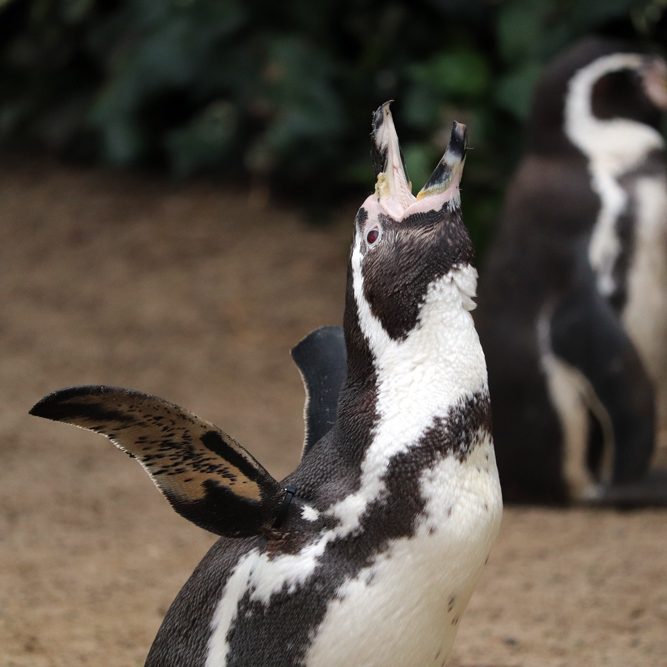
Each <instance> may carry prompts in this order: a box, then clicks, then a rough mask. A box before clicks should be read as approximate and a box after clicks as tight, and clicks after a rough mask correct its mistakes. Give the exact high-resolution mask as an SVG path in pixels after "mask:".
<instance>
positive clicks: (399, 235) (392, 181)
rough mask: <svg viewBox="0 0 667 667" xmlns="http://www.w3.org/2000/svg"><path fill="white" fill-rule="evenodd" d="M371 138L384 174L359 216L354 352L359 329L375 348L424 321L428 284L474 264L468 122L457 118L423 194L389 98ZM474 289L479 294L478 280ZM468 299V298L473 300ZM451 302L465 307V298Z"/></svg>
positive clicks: (349, 316)
mask: <svg viewBox="0 0 667 667" xmlns="http://www.w3.org/2000/svg"><path fill="white" fill-rule="evenodd" d="M372 139H373V157H374V163H375V165H376V172H377V181H376V185H375V192H374V193H373V194H372V195H370V196H369V197H368V198H367V199H366V201H365V202H364V203H363V204H362V206H361V208H360V209H359V212H358V213H357V216H356V220H355V230H354V239H353V242H352V252H351V257H350V267H349V275H348V299H347V304H346V315H345V320H346V338H347V341H348V355H349V356H350V357H354V352H355V350H354V349H350V347H352V348H358V347H359V345H358V344H355V333H356V338H359V336H362V337H363V339H364V340H365V343H367V344H369V345H370V347H371V348H374V347H375V346H377V345H381V341H382V340H401V339H405V338H406V337H407V336H409V335H410V332H411V331H413V330H414V329H415V327H417V326H419V324H420V313H421V310H422V307H423V305H424V303H425V302H426V301H427V296H428V294H429V291H432V290H436V289H437V286H438V284H439V282H440V281H442V280H443V279H444V280H450V281H451V280H454V275H455V274H458V272H459V270H460V269H464V268H467V270H468V271H470V272H474V269H472V268H471V267H469V263H470V261H471V259H472V254H473V250H472V244H471V241H470V236H469V234H468V231H467V229H466V228H465V226H464V225H463V222H462V218H461V209H460V196H459V183H460V180H461V174H462V172H463V165H464V161H465V151H466V128H465V126H464V125H462V124H461V123H454V124H453V126H452V132H451V138H450V141H449V145H448V147H447V150H446V151H445V154H444V155H443V157H442V159H441V160H440V162H439V163H438V165H437V167H436V168H435V170H434V172H433V174H432V175H431V177H430V178H429V180H428V181H427V183H426V185H424V187H423V188H422V189H421V191H420V192H419V193H418V194H417V196H416V197H415V196H414V195H413V194H412V192H411V186H410V183H409V182H408V180H407V177H406V174H405V168H404V165H403V160H402V157H401V152H400V148H399V144H398V137H397V135H396V130H395V128H394V123H393V119H392V116H391V112H390V110H389V103H386V104H384V105H383V106H381V107H380V108H379V109H378V110H377V111H376V112H375V114H374V116H373V132H372ZM475 276H476V274H475ZM471 279H472V280H473V282H474V277H473V278H471ZM462 282H465V280H463V281H462ZM469 291H470V292H471V295H472V294H474V285H472V286H470V289H469ZM468 301H470V303H468V302H466V306H470V307H472V302H471V299H468ZM449 305H450V306H451V308H453V309H457V308H458V309H460V308H461V303H460V302H459V303H454V302H452V303H451V304H449ZM357 342H360V341H357ZM364 347H365V345H364Z"/></svg>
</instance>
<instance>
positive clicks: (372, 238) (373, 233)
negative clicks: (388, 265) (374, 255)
mask: <svg viewBox="0 0 667 667" xmlns="http://www.w3.org/2000/svg"><path fill="white" fill-rule="evenodd" d="M379 238H380V228H379V227H371V228H370V229H369V230H367V231H366V243H367V244H368V245H373V244H374V243H376V242H377V241H378V240H379Z"/></svg>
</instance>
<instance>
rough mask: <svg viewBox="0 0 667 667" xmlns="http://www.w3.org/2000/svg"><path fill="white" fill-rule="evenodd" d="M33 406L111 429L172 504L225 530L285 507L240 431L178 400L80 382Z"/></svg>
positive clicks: (240, 529) (257, 523)
mask: <svg viewBox="0 0 667 667" xmlns="http://www.w3.org/2000/svg"><path fill="white" fill-rule="evenodd" d="M30 414H32V415H36V416H38V417H44V418H46V419H52V420H54V421H60V422H67V423H70V424H74V425H76V426H80V427H81V428H85V429H89V430H91V431H95V432H96V433H101V434H103V435H105V436H107V437H108V438H109V439H110V440H111V441H112V442H113V443H114V445H116V446H117V447H118V448H119V449H122V450H123V451H125V452H127V453H128V454H130V455H131V456H132V457H135V458H137V459H138V460H139V462H140V463H141V465H142V466H143V467H144V468H145V469H146V471H147V472H148V474H149V475H150V476H151V478H152V479H153V481H154V482H155V485H156V486H157V487H158V489H160V491H161V492H162V493H163V494H164V496H165V497H166V498H167V500H168V501H169V503H170V504H171V505H172V507H173V508H174V509H175V510H176V511H177V512H178V513H179V514H181V515H182V516H184V517H185V518H186V519H188V520H190V521H192V522H193V523H195V524H197V525H198V526H201V527H202V528H204V529H206V530H209V531H211V532H213V533H217V534H218V535H226V536H231V537H238V536H242V535H252V534H256V533H258V532H259V531H260V530H261V529H262V528H263V527H264V526H268V525H270V524H271V523H272V521H273V519H274V518H275V516H276V515H277V513H278V508H279V506H280V502H281V499H282V490H281V487H280V485H279V484H278V482H277V481H276V480H275V479H274V478H273V477H272V476H271V475H270V474H269V473H268V472H267V471H266V470H265V469H264V468H263V467H262V466H261V465H260V464H259V463H258V462H257V461H256V460H255V459H254V458H253V457H252V456H251V455H250V454H249V453H248V452H247V451H246V450H245V449H244V448H243V447H242V446H241V445H240V444H239V443H238V442H236V441H235V440H234V439H232V438H230V437H229V436H228V435H227V434H226V433H224V432H223V431H221V430H220V429H219V428H218V427H217V426H214V425H213V424H210V423H209V422H206V421H203V420H202V419H199V417H196V416H195V415H193V414H191V413H189V412H187V411H186V410H183V409H182V408H180V407H179V406H177V405H174V404H173V403H169V402H167V401H164V400H162V399H161V398H156V397H155V396H149V395H147V394H142V393H140V392H137V391H132V390H129V389H120V388H116V387H105V386H87V387H73V388H71V389H63V390H61V391H56V392H54V393H53V394H50V395H49V396H46V397H45V398H43V399H42V400H41V401H39V403H37V404H36V405H35V406H34V407H33V408H32V409H31V410H30Z"/></svg>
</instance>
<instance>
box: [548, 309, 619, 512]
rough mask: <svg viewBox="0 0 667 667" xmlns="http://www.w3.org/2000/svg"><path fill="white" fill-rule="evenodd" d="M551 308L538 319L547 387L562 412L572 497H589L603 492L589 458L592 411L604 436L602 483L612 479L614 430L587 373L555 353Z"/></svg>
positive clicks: (566, 470)
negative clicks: (590, 413)
mask: <svg viewBox="0 0 667 667" xmlns="http://www.w3.org/2000/svg"><path fill="white" fill-rule="evenodd" d="M551 311H552V309H551V308H547V307H545V308H543V309H542V313H541V315H540V317H539V318H538V321H537V340H538V347H539V350H540V363H541V364H542V369H543V370H544V374H545V377H546V383H547V390H548V391H549V395H550V396H551V402H552V404H553V406H554V409H555V410H556V412H557V414H558V418H559V421H560V423H561V428H562V431H563V433H562V439H563V476H564V478H565V483H566V484H567V486H568V491H569V495H570V497H571V498H574V499H580V500H586V499H591V498H595V497H597V496H598V495H599V492H600V487H599V485H598V483H597V482H596V481H595V479H594V478H593V476H592V474H591V472H590V470H589V469H588V464H587V460H586V454H587V451H588V436H589V429H590V425H589V420H588V412H589V411H590V412H592V413H593V415H594V416H595V418H596V419H597V420H598V422H599V424H600V427H601V429H602V436H603V447H604V452H603V462H602V479H601V481H602V482H608V481H609V480H610V479H611V472H612V467H613V455H614V431H613V428H612V424H611V418H610V416H609V413H608V412H607V411H606V410H605V408H604V406H603V405H602V401H600V399H599V398H598V396H597V394H596V393H595V390H594V389H593V386H592V385H591V383H590V381H589V380H588V379H587V378H586V376H585V375H584V374H583V373H582V372H581V371H580V370H579V369H577V368H575V367H574V366H572V365H571V364H568V363H566V362H565V361H563V360H562V359H560V358H559V357H558V356H556V354H554V352H553V349H552V347H551V335H550V333H549V332H550V329H551V315H552V312H551Z"/></svg>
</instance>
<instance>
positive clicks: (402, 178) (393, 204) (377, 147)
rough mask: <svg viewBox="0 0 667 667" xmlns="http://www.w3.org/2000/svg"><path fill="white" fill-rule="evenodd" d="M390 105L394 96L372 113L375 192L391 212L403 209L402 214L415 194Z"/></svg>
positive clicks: (413, 199) (412, 200)
mask: <svg viewBox="0 0 667 667" xmlns="http://www.w3.org/2000/svg"><path fill="white" fill-rule="evenodd" d="M390 106H391V100H390V101H389V102H385V103H384V104H383V105H382V106H381V107H379V108H378V109H377V110H376V111H375V113H374V114H373V132H372V133H371V137H372V140H373V142H372V149H371V155H372V158H373V165H374V167H375V173H376V176H377V180H376V181H375V194H376V195H377V196H378V198H379V199H380V201H381V203H382V204H384V206H385V208H387V209H388V212H391V213H398V212H400V213H401V215H402V211H404V210H405V209H406V208H407V207H408V206H410V204H412V202H414V201H415V197H414V195H413V194H412V185H411V183H410V182H409V181H408V177H407V175H406V173H405V163H404V162H403V155H402V154H401V147H400V146H399V144H398V135H397V134H396V128H395V127H394V119H393V118H392V116H391V111H390V109H389V107H390ZM398 217H401V216H398Z"/></svg>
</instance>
